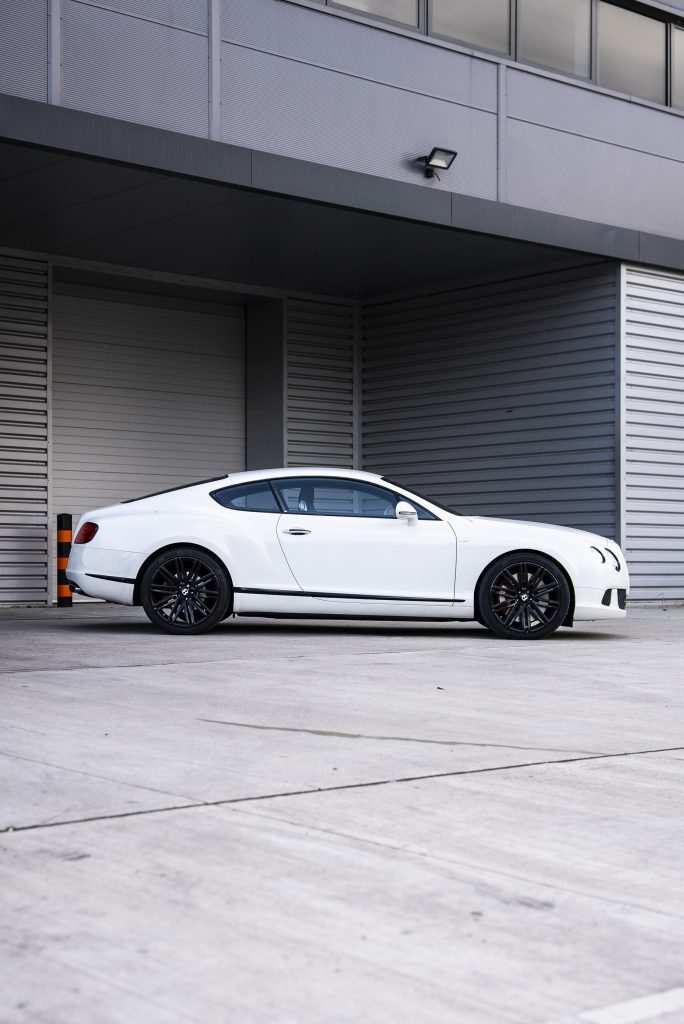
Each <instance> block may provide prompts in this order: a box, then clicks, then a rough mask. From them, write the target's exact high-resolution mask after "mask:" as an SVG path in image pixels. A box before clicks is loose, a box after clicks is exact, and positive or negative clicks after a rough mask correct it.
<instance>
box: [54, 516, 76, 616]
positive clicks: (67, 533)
mask: <svg viewBox="0 0 684 1024" xmlns="http://www.w3.org/2000/svg"><path fill="white" fill-rule="evenodd" d="M72 532H73V531H72V522H71V513H70V512H60V513H59V515H58V516H57V607H58V608H71V605H72V598H71V587H70V586H69V581H68V580H67V576H66V568H67V562H68V561H69V552H70V551H71V540H72Z"/></svg>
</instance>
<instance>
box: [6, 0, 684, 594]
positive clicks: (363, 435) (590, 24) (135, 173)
mask: <svg viewBox="0 0 684 1024" xmlns="http://www.w3.org/2000/svg"><path fill="white" fill-rule="evenodd" d="M434 147H445V148H447V149H450V150H453V151H455V152H457V156H456V159H455V160H454V162H453V164H452V166H451V167H450V168H449V169H448V170H445V171H438V175H439V176H434V177H427V176H426V174H425V171H426V167H425V162H424V160H423V158H424V157H425V156H427V155H428V154H429V153H430V152H431V150H432V149H433V148H434ZM683 186H684V0H677V2H675V0H671V2H669V3H657V2H655V0H653V2H651V3H648V4H646V3H632V2H631V0H630V2H627V0H625V2H618V0H479V2H478V3H477V4H470V3H462V2H460V0H349V2H347V3H332V2H328V3H323V2H321V0H102V2H100V0H15V2H13V3H3V4H1V5H0V603H3V602H4V603H10V602H36V603H44V602H46V601H49V600H51V599H52V597H53V595H54V579H53V574H52V569H51V566H52V562H53V558H52V549H53V546H54V540H53V538H54V533H55V522H56V516H57V514H58V513H59V512H71V513H73V514H74V515H78V514H80V513H81V512H83V511H85V510H87V509H89V508H94V507H97V506H98V505H102V504H110V503H113V502H115V501H118V500H121V499H125V498H128V497H132V496H135V495H136V494H140V493H145V492H150V491H154V490H160V489H162V488H164V487H170V486H174V485H176V484H179V483H183V482H187V481H190V480H193V479H200V478H203V477H210V476H212V475H215V474H216V475H217V474H219V473H222V472H230V471H236V470H239V469H243V468H261V467H267V466H279V465H326V466H339V467H341V468H344V467H357V468H364V469H369V470H373V471H379V472H383V473H386V474H387V475H388V476H390V477H392V478H393V479H396V480H398V481H401V482H402V483H403V484H405V485H406V486H408V487H412V488H415V489H416V490H418V491H420V492H422V493H424V494H426V495H428V496H430V497H432V498H434V499H435V500H437V501H439V502H442V503H446V504H448V505H450V506H453V507H455V508H457V509H458V510H460V511H462V512H465V513H471V514H484V515H496V516H506V517H515V518H522V519H533V520H534V519H536V520H546V521H549V522H555V523H561V524H566V525H569V526H579V527H584V528H587V529H592V530H597V531H598V532H600V533H603V534H606V535H608V536H611V537H614V538H616V539H618V540H619V541H620V542H621V543H622V544H623V546H624V547H625V549H626V551H627V553H628V557H629V562H630V568H631V572H632V577H633V597H634V598H636V599H639V600H646V601H677V600H684V202H683V201H682V197H683V193H684V187H683Z"/></svg>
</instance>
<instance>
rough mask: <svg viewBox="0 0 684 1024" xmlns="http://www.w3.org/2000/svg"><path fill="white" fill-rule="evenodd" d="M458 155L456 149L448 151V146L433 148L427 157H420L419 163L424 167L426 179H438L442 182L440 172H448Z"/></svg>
mask: <svg viewBox="0 0 684 1024" xmlns="http://www.w3.org/2000/svg"><path fill="white" fill-rule="evenodd" d="M457 156H458V153H457V152H456V150H454V149H447V148H446V146H433V148H432V150H431V152H430V153H429V154H428V155H427V156H419V157H418V160H417V162H418V163H419V164H421V165H422V167H423V174H424V175H425V177H426V178H437V181H441V178H440V176H439V174H438V173H437V172H438V171H448V170H449V168H450V167H451V165H452V164H453V162H454V160H455V159H456V157H457Z"/></svg>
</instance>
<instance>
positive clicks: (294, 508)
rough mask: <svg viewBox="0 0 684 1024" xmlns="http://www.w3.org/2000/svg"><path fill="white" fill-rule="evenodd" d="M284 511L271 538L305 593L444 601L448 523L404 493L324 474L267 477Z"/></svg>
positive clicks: (451, 566) (449, 578)
mask: <svg viewBox="0 0 684 1024" xmlns="http://www.w3.org/2000/svg"><path fill="white" fill-rule="evenodd" d="M273 485H274V487H275V489H276V492H277V493H278V496H279V499H280V501H281V503H282V506H283V508H284V509H285V512H284V514H283V515H282V516H281V518H280V520H279V522H278V540H279V541H280V544H281V547H282V550H283V552H284V554H285V557H286V559H287V561H288V564H289V566H290V568H291V570H292V573H293V575H294V577H295V579H296V580H297V583H298V584H299V586H300V587H301V588H302V590H303V591H305V592H306V593H308V594H312V595H315V596H319V597H350V598H357V599H362V600H382V599H383V598H387V599H390V600H392V601H401V600H404V601H407V602H412V601H419V602H425V601H430V600H434V601H440V602H443V601H450V600H453V598H454V577H455V569H456V536H455V534H454V532H453V530H452V529H451V527H450V526H449V524H448V523H447V522H444V521H442V520H440V519H438V518H437V516H435V515H433V514H432V513H431V512H429V511H428V510H427V509H424V508H422V507H418V506H417V505H414V507H415V508H416V510H417V513H418V514H417V516H415V517H412V518H411V519H410V520H406V519H399V518H397V516H396V506H397V503H398V502H399V501H402V500H404V499H403V496H402V495H400V494H398V493H397V492H396V491H391V490H388V489H385V488H383V487H379V486H377V485H375V484H371V483H366V482H365V481H358V480H350V479H345V478H331V477H301V478H296V479H295V478H292V477H290V478H286V479H282V480H274V481H273Z"/></svg>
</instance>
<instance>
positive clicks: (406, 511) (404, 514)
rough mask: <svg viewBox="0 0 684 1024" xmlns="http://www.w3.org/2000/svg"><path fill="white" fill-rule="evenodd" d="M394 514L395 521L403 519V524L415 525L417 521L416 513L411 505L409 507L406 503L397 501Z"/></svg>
mask: <svg viewBox="0 0 684 1024" xmlns="http://www.w3.org/2000/svg"><path fill="white" fill-rule="evenodd" d="M394 514H395V516H396V517H397V519H403V521H404V522H405V523H415V522H417V520H418V513H417V511H416V510H415V508H414V507H413V505H409V503H408V501H398V502H397V507H396V508H395V510H394Z"/></svg>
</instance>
